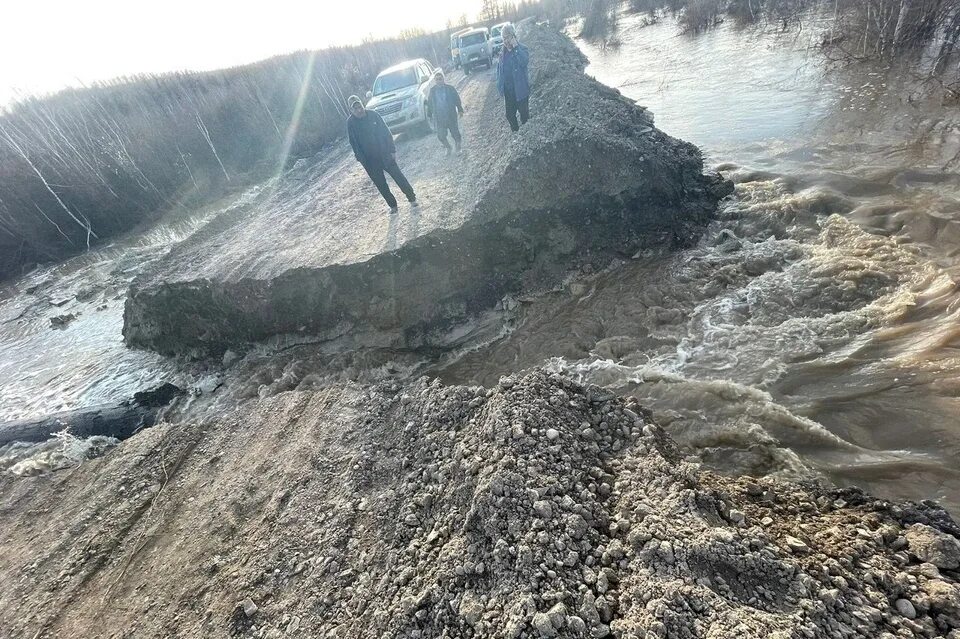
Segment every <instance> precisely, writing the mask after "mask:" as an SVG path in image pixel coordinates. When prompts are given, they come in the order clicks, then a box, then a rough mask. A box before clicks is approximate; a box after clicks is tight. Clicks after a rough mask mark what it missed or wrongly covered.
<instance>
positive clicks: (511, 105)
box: [504, 93, 530, 131]
mask: <svg viewBox="0 0 960 639" xmlns="http://www.w3.org/2000/svg"><path fill="white" fill-rule="evenodd" d="M504 102H505V103H506V105H507V121H508V122H510V128H511V129H513V130H514V131H519V130H520V125H521V124H525V123H526V121H527V120H529V119H530V98H526V99H523V100H517V99H516V98H514V97H513V96H512V95H510V94H509V93H508V94H506V95H505V96H504ZM518 112H519V113H520V122H517V113H518Z"/></svg>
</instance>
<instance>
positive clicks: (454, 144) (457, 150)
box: [453, 140, 463, 155]
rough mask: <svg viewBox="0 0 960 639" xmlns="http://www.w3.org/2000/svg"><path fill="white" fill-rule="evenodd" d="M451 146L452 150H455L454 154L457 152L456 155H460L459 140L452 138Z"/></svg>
mask: <svg viewBox="0 0 960 639" xmlns="http://www.w3.org/2000/svg"><path fill="white" fill-rule="evenodd" d="M453 148H454V151H455V152H456V154H457V155H460V151H461V150H462V148H463V147H461V145H460V141H459V140H454V142H453Z"/></svg>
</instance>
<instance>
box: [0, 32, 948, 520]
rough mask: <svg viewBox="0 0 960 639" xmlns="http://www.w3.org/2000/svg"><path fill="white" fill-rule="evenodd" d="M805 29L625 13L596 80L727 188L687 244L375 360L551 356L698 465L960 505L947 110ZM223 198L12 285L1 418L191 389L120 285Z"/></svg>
mask: <svg viewBox="0 0 960 639" xmlns="http://www.w3.org/2000/svg"><path fill="white" fill-rule="evenodd" d="M811 30H812V28H808V29H807V30H805V31H803V32H802V33H803V37H800V36H797V35H796V34H783V33H776V32H773V31H771V30H757V29H751V30H742V29H738V28H737V27H736V26H735V25H732V24H725V25H722V26H720V27H718V28H717V29H714V30H712V31H710V32H707V33H705V34H701V35H698V36H696V37H692V36H686V35H680V34H679V33H678V28H677V25H676V24H675V23H674V22H672V21H671V20H669V19H664V20H663V21H661V22H660V23H657V24H653V25H647V24H646V18H645V17H644V16H635V15H634V16H630V15H627V16H624V17H623V18H622V19H621V24H620V32H619V36H618V39H619V46H616V47H607V48H600V47H597V46H594V45H591V44H588V43H583V42H581V43H580V45H581V47H582V48H583V50H584V52H585V53H587V55H588V56H589V58H590V61H591V65H590V67H589V68H588V73H589V74H591V75H593V76H594V77H596V78H597V79H598V80H600V81H601V82H604V83H605V84H608V85H610V86H613V87H617V88H618V89H620V90H621V91H622V93H623V94H624V95H626V96H628V97H630V98H632V99H635V100H636V101H637V102H638V103H639V104H641V105H644V106H647V107H648V108H649V109H650V110H651V111H652V112H653V113H654V114H655V118H656V123H657V126H658V127H659V128H661V129H663V130H664V131H666V132H667V133H669V134H671V135H674V136H676V137H679V138H682V139H684V140H687V141H690V142H692V143H694V144H697V145H699V146H700V147H701V148H702V149H703V150H704V153H705V156H706V159H707V163H708V164H709V165H711V166H713V167H715V168H718V169H720V170H721V171H722V172H723V173H724V174H725V175H726V176H727V177H729V178H730V179H732V180H733V181H734V182H735V183H736V184H737V188H736V194H735V195H734V196H733V197H732V198H731V199H730V200H729V201H727V202H725V203H724V204H723V206H722V210H721V212H720V215H719V219H718V220H717V221H716V222H715V223H714V224H713V225H712V226H711V227H710V229H709V231H708V232H707V233H706V235H705V237H704V238H703V240H702V241H701V242H700V243H699V244H697V245H696V246H694V247H691V248H688V249H684V250H682V251H679V252H671V251H666V250H665V251H664V252H663V253H656V252H650V253H647V254H641V255H637V256H635V259H633V260H631V261H627V262H624V263H620V264H614V265H607V264H597V265H596V272H595V273H593V274H590V275H588V276H587V277H585V278H583V279H581V280H579V281H577V282H575V283H573V284H572V285H570V286H568V287H566V288H565V289H564V290H562V291H558V292H556V293H554V294H550V295H547V296H545V297H542V298H539V299H535V300H526V301H523V302H522V303H521V304H520V306H519V308H518V309H516V311H515V314H514V315H513V316H511V318H510V320H509V324H508V325H507V326H506V327H505V330H504V331H502V333H501V334H502V337H500V338H499V339H496V340H493V341H489V340H486V341H485V342H484V343H482V344H479V343H478V344H476V345H474V347H472V348H468V349H466V350H465V351H463V352H461V353H458V355H457V356H456V357H445V358H444V359H443V360H442V361H440V362H436V361H433V362H431V361H427V360H425V359H424V357H422V356H417V357H414V358H412V359H408V360H406V361H405V362H404V363H403V365H399V364H398V365H397V366H395V367H392V368H391V367H390V366H386V367H385V366H384V365H383V359H382V358H379V359H377V358H373V360H372V361H374V362H375V363H376V365H377V366H378V367H379V368H378V370H379V371H380V372H381V373H383V374H389V373H391V372H396V371H400V370H402V371H404V373H410V372H411V371H412V373H413V374H419V373H429V374H434V375H439V376H440V377H442V378H443V379H444V380H445V381H449V382H462V383H482V384H491V383H494V382H496V380H497V379H498V378H499V376H500V375H502V374H505V373H508V372H513V371H516V370H519V369H522V368H526V367H531V366H535V365H540V364H544V363H545V364H546V365H547V366H548V367H551V368H554V369H557V370H563V371H566V372H567V373H568V374H570V375H572V376H574V377H576V378H579V379H582V380H586V381H590V382H593V383H597V384H601V385H604V386H606V387H608V388H609V389H610V390H611V391H613V392H617V393H622V394H630V395H633V396H636V397H637V398H638V399H639V400H640V402H641V403H642V404H643V405H645V406H649V407H650V408H651V409H652V410H653V411H654V413H655V414H656V416H657V417H658V418H659V419H660V421H661V422H662V423H664V424H665V425H667V427H668V430H669V432H670V433H671V434H672V435H673V436H674V437H675V438H677V440H678V441H680V442H681V443H682V444H685V445H687V446H689V448H690V450H691V451H692V452H694V453H696V454H697V455H698V456H699V457H700V458H702V459H703V460H704V461H705V462H706V463H707V464H708V465H710V466H711V467H715V468H718V469H721V470H724V471H728V472H750V473H764V474H778V475H782V476H786V477H792V478H806V477H815V476H819V477H827V478H830V479H832V480H833V481H835V482H837V483H839V484H856V485H859V486H862V487H864V488H867V489H869V490H871V491H873V492H875V493H877V494H878V495H881V496H884V497H890V498H908V499H917V500H919V499H925V498H930V499H937V500H940V501H942V502H944V504H945V505H946V506H947V507H948V508H950V509H951V511H952V512H953V513H956V512H958V511H960V470H958V466H957V463H956V460H957V459H958V458H960V402H958V399H957V397H958V395H960V359H958V355H957V347H958V346H960V339H958V338H960V333H958V329H957V315H958V313H960V296H958V293H957V287H956V284H955V273H956V271H957V268H958V266H957V264H958V260H957V255H958V250H957V248H958V247H960V197H958V195H960V173H958V164H957V161H956V159H955V158H956V154H957V153H958V152H960V132H958V129H957V127H956V125H955V124H954V122H956V121H957V118H956V114H957V109H956V107H950V108H947V107H943V106H941V105H940V103H939V102H937V101H930V100H926V99H923V98H919V97H916V96H917V95H918V93H917V90H918V86H917V82H916V79H915V75H914V73H913V69H900V68H898V69H889V68H887V69H881V68H873V67H865V66H860V67H857V68H849V67H847V68H829V67H827V66H825V65H824V64H823V58H822V56H820V55H819V54H818V53H817V52H815V51H813V50H811V49H810V48H809V46H808V43H809V41H808V39H807V38H808V37H809V31H811ZM534 55H535V52H534ZM535 108H536V107H535V105H532V109H533V110H534V117H535ZM255 191H256V190H254V191H252V192H251V194H248V195H247V197H255V196H256V192H255ZM224 206H227V205H226V204H225V205H224ZM213 213H215V211H213V210H211V211H207V212H204V213H197V214H190V215H184V216H183V217H182V218H179V219H177V220H175V221H173V222H168V223H165V224H162V225H161V226H160V227H158V229H155V230H154V231H152V232H149V233H144V234H141V235H136V236H134V237H132V238H128V239H126V240H124V241H122V242H118V243H116V244H115V245H113V246H111V247H109V248H107V249H102V250H99V251H95V252H92V253H90V254H88V255H84V256H82V257H79V258H76V259H74V260H70V261H68V262H66V263H65V264H62V265H58V266H55V267H48V268H45V269H41V270H39V271H37V272H35V273H33V274H31V275H30V276H29V277H28V278H27V279H25V280H23V281H20V282H17V283H15V286H11V287H9V288H8V290H7V291H6V292H5V293H4V294H3V296H2V297H0V349H2V350H0V378H2V379H3V385H2V388H0V420H2V419H11V418H16V417H24V416H31V415H40V414H44V413H48V412H51V411H54V410H60V409H64V408H72V407H76V406H83V405H92V404H97V403H102V402H105V401H114V400H118V399H122V398H124V397H128V396H129V395H130V394H131V393H132V392H133V391H135V390H139V389H140V388H142V386H143V385H144V384H145V383H153V382H155V381H159V380H171V381H175V382H179V383H184V384H188V385H189V384H191V383H202V380H203V375H204V374H205V371H202V370H201V371H200V372H197V369H196V368H192V369H191V370H190V371H188V370H187V368H186V367H185V366H184V365H182V364H178V363H177V362H174V361H172V360H166V359H164V358H161V357H160V356H158V355H154V354H152V353H148V352H143V351H131V350H128V349H126V348H124V346H123V342H122V338H121V334H120V331H121V322H122V309H123V302H124V291H125V288H126V285H127V284H128V283H129V281H130V280H131V279H132V278H133V277H134V276H135V275H136V273H137V272H138V271H139V270H140V269H141V268H142V266H143V264H145V263H147V262H149V261H150V260H154V259H157V258H158V257H159V256H160V255H162V253H163V252H164V251H165V250H166V247H168V246H170V245H171V244H172V243H174V242H176V241H178V240H179V239H181V238H182V237H185V236H186V235H187V234H189V233H190V232H191V231H192V230H194V229H195V228H198V227H199V226H200V225H202V223H203V222H204V221H205V220H207V219H209V215H212V214H213ZM71 316H72V317H71ZM51 320H54V323H57V324H58V326H57V327H54V326H53V325H52V323H51ZM268 356H269V355H265V357H268ZM361 359H362V358H361ZM411 361H412V362H413V363H412V364H411V363H410V362H411ZM278 371H279V369H278ZM280 372H282V371H279V372H278V374H279V373H280Z"/></svg>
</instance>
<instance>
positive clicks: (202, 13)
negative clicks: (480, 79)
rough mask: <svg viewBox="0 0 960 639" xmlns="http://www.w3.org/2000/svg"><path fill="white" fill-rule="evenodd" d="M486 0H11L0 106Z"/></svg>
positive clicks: (400, 24)
mask: <svg viewBox="0 0 960 639" xmlns="http://www.w3.org/2000/svg"><path fill="white" fill-rule="evenodd" d="M480 4H481V0H341V1H334V0H269V1H264V0H259V1H257V2H242V1H239V2H238V1H237V0H232V1H229V0H164V1H162V2H146V3H142V2H136V1H134V0H7V1H6V2H5V3H4V7H3V9H2V13H3V16H2V18H3V28H2V29H0V105H3V104H7V103H9V102H10V101H12V100H13V99H14V98H16V97H17V96H18V95H20V96H24V95H32V94H43V93H50V92H53V91H56V90H58V89H61V88H63V87H65V86H76V85H79V84H80V83H90V82H94V81H97V80H107V79H110V78H115V77H118V76H124V75H132V74H136V73H158V72H163V71H177V70H184V69H190V70H207V69H216V68H221V67H228V66H235V65H238V64H244V63H247V62H254V61H256V60H261V59H263V58H268V57H270V56H272V55H277V54H280V53H288V52H290V51H296V50H298V49H320V48H323V47H325V46H329V45H331V44H349V43H354V42H359V41H360V40H362V39H363V38H364V37H366V36H369V35H373V36H388V35H394V34H396V33H398V32H399V31H401V30H402V29H408V28H412V27H421V28H423V29H426V30H431V29H440V28H443V27H444V26H445V25H446V23H447V20H448V19H456V18H457V17H459V16H460V15H461V14H464V13H465V14H467V16H468V17H469V19H471V20H472V19H474V18H476V15H477V13H478V12H479V10H480Z"/></svg>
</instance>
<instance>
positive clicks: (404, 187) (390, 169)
mask: <svg viewBox="0 0 960 639" xmlns="http://www.w3.org/2000/svg"><path fill="white" fill-rule="evenodd" d="M363 168H365V169H366V170H367V175H369V176H370V179H371V180H373V183H374V184H375V185H376V186H377V190H378V191H380V195H382V196H383V199H384V200H386V201H387V206H389V207H390V208H392V209H395V208H397V198H395V197H393V193H391V192H390V187H389V186H387V176H386V175H384V171H386V172H387V173H389V174H390V177H392V178H393V181H394V182H396V183H397V186H399V187H400V190H401V191H403V194H404V195H406V196H407V199H408V200H410V201H411V202H413V201H414V200H416V199H417V196H416V194H414V192H413V187H412V186H410V183H409V182H407V178H406V177H404V175H403V172H402V171H401V170H400V167H399V166H397V161H396V160H394V159H393V158H387V159H386V160H383V161H382V162H380V163H379V164H372V165H367V164H364V165H363Z"/></svg>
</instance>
